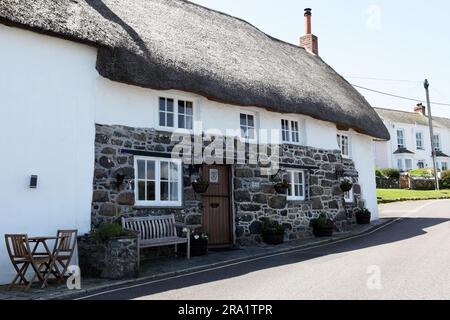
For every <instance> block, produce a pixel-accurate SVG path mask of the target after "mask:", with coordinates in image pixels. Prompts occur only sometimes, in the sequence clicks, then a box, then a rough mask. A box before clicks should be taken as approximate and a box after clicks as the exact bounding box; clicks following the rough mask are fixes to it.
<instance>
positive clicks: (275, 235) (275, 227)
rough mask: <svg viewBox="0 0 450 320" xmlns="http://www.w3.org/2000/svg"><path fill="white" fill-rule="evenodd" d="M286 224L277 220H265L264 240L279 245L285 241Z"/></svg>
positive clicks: (263, 226)
mask: <svg viewBox="0 0 450 320" xmlns="http://www.w3.org/2000/svg"><path fill="white" fill-rule="evenodd" d="M284 230H285V228H284V226H283V225H281V224H279V223H278V222H277V221H271V220H265V221H264V222H263V225H262V236H263V241H264V242H265V243H267V244H272V245H278V244H282V243H283V242H284Z"/></svg>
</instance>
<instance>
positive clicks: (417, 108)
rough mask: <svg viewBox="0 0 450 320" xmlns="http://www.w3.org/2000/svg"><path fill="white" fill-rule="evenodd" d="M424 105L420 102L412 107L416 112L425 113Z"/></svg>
mask: <svg viewBox="0 0 450 320" xmlns="http://www.w3.org/2000/svg"><path fill="white" fill-rule="evenodd" d="M425 110H426V109H425V106H424V105H423V104H422V103H418V104H416V106H415V107H414V112H416V113H420V114H421V115H424V116H425V115H426V111H425Z"/></svg>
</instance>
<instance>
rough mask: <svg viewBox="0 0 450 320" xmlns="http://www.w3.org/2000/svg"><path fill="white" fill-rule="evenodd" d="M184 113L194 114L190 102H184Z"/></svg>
mask: <svg viewBox="0 0 450 320" xmlns="http://www.w3.org/2000/svg"><path fill="white" fill-rule="evenodd" d="M186 114H187V115H190V116H192V115H193V114H194V112H193V107H192V102H189V101H188V102H186Z"/></svg>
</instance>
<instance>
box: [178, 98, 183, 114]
mask: <svg viewBox="0 0 450 320" xmlns="http://www.w3.org/2000/svg"><path fill="white" fill-rule="evenodd" d="M178 113H182V114H184V101H183V100H178Z"/></svg>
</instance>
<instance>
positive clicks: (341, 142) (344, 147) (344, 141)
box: [337, 133, 350, 158]
mask: <svg viewBox="0 0 450 320" xmlns="http://www.w3.org/2000/svg"><path fill="white" fill-rule="evenodd" d="M337 142H338V146H339V149H340V150H341V153H342V156H343V157H344V158H350V136H349V135H347V134H342V133H338V134H337Z"/></svg>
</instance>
